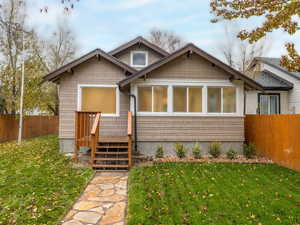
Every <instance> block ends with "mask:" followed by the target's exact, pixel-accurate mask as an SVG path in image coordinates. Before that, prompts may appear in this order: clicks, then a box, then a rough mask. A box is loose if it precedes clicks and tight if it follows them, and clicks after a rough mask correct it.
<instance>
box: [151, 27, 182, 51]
mask: <svg viewBox="0 0 300 225" xmlns="http://www.w3.org/2000/svg"><path fill="white" fill-rule="evenodd" d="M149 40H150V42H152V43H153V44H155V45H157V46H159V47H161V48H162V49H164V50H166V51H167V52H169V53H171V52H174V51H176V50H177V49H179V48H180V47H182V46H183V45H184V43H185V41H184V40H183V38H182V37H180V36H179V35H177V34H175V33H174V32H173V31H168V30H162V29H158V28H153V29H151V30H150V32H149Z"/></svg>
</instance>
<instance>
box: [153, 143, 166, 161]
mask: <svg viewBox="0 0 300 225" xmlns="http://www.w3.org/2000/svg"><path fill="white" fill-rule="evenodd" d="M163 157H164V148H163V146H162V145H159V146H157V148H156V152H155V158H160V159H161V158H163Z"/></svg>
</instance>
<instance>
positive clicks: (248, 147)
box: [243, 143, 255, 159]
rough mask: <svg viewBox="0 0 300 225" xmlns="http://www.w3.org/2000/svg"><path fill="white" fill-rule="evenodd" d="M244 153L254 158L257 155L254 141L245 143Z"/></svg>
mask: <svg viewBox="0 0 300 225" xmlns="http://www.w3.org/2000/svg"><path fill="white" fill-rule="evenodd" d="M243 154H244V156H245V157H246V158H247V159H252V158H253V157H254V155H255V145H254V144H252V143H250V144H244V147H243Z"/></svg>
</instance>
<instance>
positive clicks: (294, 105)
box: [263, 64, 300, 113]
mask: <svg viewBox="0 0 300 225" xmlns="http://www.w3.org/2000/svg"><path fill="white" fill-rule="evenodd" d="M263 68H264V69H266V70H269V71H270V72H272V73H274V74H276V75H277V76H280V77H282V78H283V79H285V80H287V81H289V82H291V83H293V84H294V88H293V89H292V90H290V91H289V92H288V111H289V113H300V80H298V79H296V78H294V77H292V76H290V75H288V74H286V73H285V72H282V71H281V70H278V69H276V68H274V67H272V66H269V65H266V64H264V66H263Z"/></svg>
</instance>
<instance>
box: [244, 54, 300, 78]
mask: <svg viewBox="0 0 300 225" xmlns="http://www.w3.org/2000/svg"><path fill="white" fill-rule="evenodd" d="M257 61H260V62H263V63H265V64H267V65H269V66H272V67H274V68H276V69H278V70H280V71H282V72H284V73H286V74H288V75H290V76H291V77H293V78H296V79H297V80H300V72H289V71H288V70H287V69H286V68H284V67H282V66H281V65H280V58H269V57H256V58H255V59H254V61H253V62H252V63H251V65H250V66H253V65H254V64H255V62H257Z"/></svg>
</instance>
